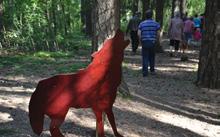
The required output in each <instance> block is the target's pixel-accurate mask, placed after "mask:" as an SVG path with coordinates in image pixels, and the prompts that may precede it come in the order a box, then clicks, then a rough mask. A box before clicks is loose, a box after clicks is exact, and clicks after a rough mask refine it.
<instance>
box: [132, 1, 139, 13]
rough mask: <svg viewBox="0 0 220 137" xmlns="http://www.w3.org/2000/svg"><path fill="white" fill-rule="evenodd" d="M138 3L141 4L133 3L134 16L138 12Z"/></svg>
mask: <svg viewBox="0 0 220 137" xmlns="http://www.w3.org/2000/svg"><path fill="white" fill-rule="evenodd" d="M138 2H139V0H133V1H132V14H133V15H134V14H135V12H137V11H138Z"/></svg>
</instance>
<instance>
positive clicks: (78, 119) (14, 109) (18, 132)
mask: <svg viewBox="0 0 220 137" xmlns="http://www.w3.org/2000/svg"><path fill="white" fill-rule="evenodd" d="M163 47H164V49H165V53H159V54H157V55H156V75H149V76H148V77H144V78H143V77H142V74H141V56H140V49H139V50H138V53H137V54H136V55H132V54H131V51H130V47H129V48H127V49H126V53H125V61H124V63H123V66H124V70H123V75H124V79H125V81H126V82H127V84H128V86H129V90H130V92H131V97H129V98H123V97H121V96H118V97H117V99H116V102H115V104H114V110H113V111H114V114H115V119H116V124H117V127H118V130H119V132H120V133H121V134H122V135H124V136H125V137H219V136H220V90H211V89H205V88H199V87H197V86H195V85H194V82H195V80H196V73H197V67H198V65H197V64H198V49H190V50H188V51H187V53H186V54H187V55H188V57H189V60H188V61H185V62H182V61H180V58H179V57H169V53H168V52H167V49H168V41H167V40H165V39H164V40H163ZM63 60H65V59H63ZM79 60H88V56H81V57H78V59H76V58H75V57H74V58H69V59H68V60H65V62H66V63H63V65H66V64H69V63H75V62H76V61H79ZM30 61H31V60H30ZM24 63H28V62H24ZM29 63H30V62H29ZM38 67H39V68H36V69H40V67H45V65H43V66H38ZM43 70H44V71H45V72H39V73H38V75H31V73H26V74H21V73H20V74H16V75H6V74H7V73H8V72H10V71H13V68H10V66H3V67H0V137H34V136H35V135H34V134H33V133H32V130H31V127H30V124H29V119H28V103H29V99H30V96H31V94H32V93H33V91H34V89H35V87H36V85H37V82H38V81H39V80H40V79H42V78H45V77H49V76H51V73H49V71H52V69H50V70H49V69H48V68H47V69H44V68H43ZM47 72H48V73H47ZM95 126H96V124H95V118H94V114H93V113H92V111H91V110H90V109H70V110H69V112H68V114H67V117H66V120H65V122H64V123H63V125H62V127H61V129H62V132H63V133H64V135H65V137H94V136H95ZM48 129H49V119H48V118H46V119H45V126H44V131H43V133H42V135H41V136H42V137H48V136H49V130H48ZM105 133H106V136H107V137H113V133H112V130H111V128H110V126H109V123H108V122H106V124H105Z"/></svg>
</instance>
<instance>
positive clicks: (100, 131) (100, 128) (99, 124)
mask: <svg viewBox="0 0 220 137" xmlns="http://www.w3.org/2000/svg"><path fill="white" fill-rule="evenodd" d="M93 111H94V113H95V116H96V126H97V129H98V137H105V134H104V124H103V121H102V111H99V110H93Z"/></svg>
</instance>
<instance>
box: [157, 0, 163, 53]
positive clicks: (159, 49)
mask: <svg viewBox="0 0 220 137" xmlns="http://www.w3.org/2000/svg"><path fill="white" fill-rule="evenodd" d="M164 3H165V0H156V21H157V22H158V23H160V27H161V30H160V32H159V34H158V35H159V36H158V39H157V44H156V52H158V53H161V52H163V48H162V46H161V39H162V37H163V29H162V26H163V15H164V14H163V9H164Z"/></svg>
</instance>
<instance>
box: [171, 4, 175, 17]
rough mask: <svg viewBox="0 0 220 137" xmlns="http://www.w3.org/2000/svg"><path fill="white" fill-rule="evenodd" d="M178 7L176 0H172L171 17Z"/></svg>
mask: <svg viewBox="0 0 220 137" xmlns="http://www.w3.org/2000/svg"><path fill="white" fill-rule="evenodd" d="M175 8H176V0H172V11H171V17H172V18H173V17H174V12H175Z"/></svg>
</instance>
